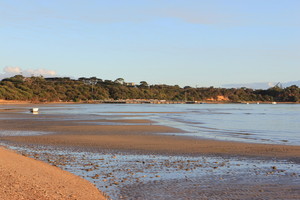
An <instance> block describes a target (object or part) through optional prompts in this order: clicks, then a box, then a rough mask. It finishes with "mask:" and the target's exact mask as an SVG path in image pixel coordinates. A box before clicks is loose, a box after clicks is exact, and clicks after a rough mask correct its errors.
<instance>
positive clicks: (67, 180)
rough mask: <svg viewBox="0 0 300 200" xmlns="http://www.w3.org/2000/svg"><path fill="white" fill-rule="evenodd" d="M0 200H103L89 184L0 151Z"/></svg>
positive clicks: (66, 173)
mask: <svg viewBox="0 0 300 200" xmlns="http://www.w3.org/2000/svg"><path fill="white" fill-rule="evenodd" d="M0 157H1V159H0V174H1V178H0V184H1V188H0V197H1V199H10V200H19V199H95V200H96V199H97V200H98V199H105V198H104V196H103V195H102V194H101V193H100V192H99V190H97V188H96V187H95V186H93V185H92V184H91V183H89V182H88V181H86V180H84V179H82V178H79V177H78V176H75V175H73V174H71V173H68V172H66V171H63V170H61V169H59V168H57V167H53V166H51V165H49V164H46V163H44V162H41V161H37V160H34V159H32V158H28V157H25V156H22V155H19V154H16V153H15V152H12V151H10V150H6V149H3V148H0Z"/></svg>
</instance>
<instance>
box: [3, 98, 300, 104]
mask: <svg viewBox="0 0 300 200" xmlns="http://www.w3.org/2000/svg"><path fill="white" fill-rule="evenodd" d="M101 101H103V102H99V101H98V100H94V101H92V100H90V101H82V102H64V101H60V102H57V101H53V102H50V101H49V102H31V101H19V100H3V99H0V105H1V104H3V105H24V104H28V105H38V104H40V105H53V104H118V103H120V104H157V105H160V104H164V105H166V104H273V102H272V101H243V102H242V101H241V102H231V101H197V102H192V103H191V102H180V101H179V102H176V101H169V100H162V102H160V103H155V102H154V103H145V100H141V101H140V102H139V101H138V102H135V101H132V100H129V101H126V100H113V101H108V102H106V101H105V100H101ZM146 102H148V100H146ZM275 103H276V104H300V102H288V101H287V102H275Z"/></svg>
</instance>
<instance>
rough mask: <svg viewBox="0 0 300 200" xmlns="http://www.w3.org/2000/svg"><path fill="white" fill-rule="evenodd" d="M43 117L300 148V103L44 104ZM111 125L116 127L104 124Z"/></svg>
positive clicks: (41, 111) (42, 108)
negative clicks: (145, 124)
mask: <svg viewBox="0 0 300 200" xmlns="http://www.w3.org/2000/svg"><path fill="white" fill-rule="evenodd" d="M40 114H69V115H76V116H78V117H80V116H82V119H94V118H97V119H105V118H106V116H107V117H109V118H111V117H114V119H148V120H151V121H153V123H155V124H157V125H165V126H170V127H173V128H178V129H181V130H183V132H182V133H168V134H171V135H184V136H191V137H200V138H206V139H215V140H226V141H239V142H250V143H267V144H286V145H300V104H275V105H274V104H69V105H63V106H62V105H57V106H55V105H51V106H50V107H49V106H47V105H46V106H42V105H41V106H40ZM99 123H100V122H99ZM109 123H110V124H112V122H107V123H104V122H102V123H101V124H104V125H105V124H109ZM115 125H118V124H115ZM122 125H124V124H123V123H122Z"/></svg>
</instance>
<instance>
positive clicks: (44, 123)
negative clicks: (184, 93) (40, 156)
mask: <svg viewBox="0 0 300 200" xmlns="http://www.w3.org/2000/svg"><path fill="white" fill-rule="evenodd" d="M7 114H8V113H6V117H8V116H9V117H11V119H4V120H1V127H0V130H3V131H7V130H9V131H36V132H46V133H48V134H45V135H34V136H26V137H25V136H11V137H10V136H6V137H2V138H1V139H2V140H5V141H11V142H19V143H27V144H30V143H31V144H42V145H60V146H77V147H90V148H98V149H115V150H120V151H137V152H144V153H159V154H177V155H180V154H202V155H226V156H259V157H274V158H287V159H288V158H292V159H294V160H298V162H300V161H299V160H300V146H289V145H272V144H255V143H242V142H229V141H218V140H207V139H200V138H193V137H185V136H175V135H172V133H183V131H182V130H180V129H176V128H172V127H166V126H161V125H156V124H155V123H154V122H152V121H149V120H145V119H109V116H108V117H107V118H108V119H93V120H91V119H90V120H77V119H72V118H70V116H65V115H60V116H46V115H27V114H17V113H9V115H7ZM1 115H5V114H4V113H3V114H2V113H0V117H1ZM24 118H26V119H24ZM66 119H67V120H66ZM97 123H99V124H97ZM107 123H114V125H106V124H107ZM124 124H126V125H124ZM164 133H171V135H163V134H164Z"/></svg>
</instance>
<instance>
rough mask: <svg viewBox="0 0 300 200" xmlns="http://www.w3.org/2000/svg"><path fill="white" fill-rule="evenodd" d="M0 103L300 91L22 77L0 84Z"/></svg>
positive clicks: (280, 97)
mask: <svg viewBox="0 0 300 200" xmlns="http://www.w3.org/2000/svg"><path fill="white" fill-rule="evenodd" d="M0 99H4V100H23V101H33V102H57V101H63V102H70V101H74V102H81V101H89V100H110V99H114V100H120V99H157V100H172V101H228V102H245V101H276V102H299V101H300V88H299V87H298V86H296V85H293V86H290V87H287V88H280V87H278V86H276V87H272V88H269V89H267V90H253V89H249V88H231V89H225V88H214V87H208V88H207V87H202V88H192V87H189V86H186V87H184V88H181V87H179V86H178V85H175V86H170V85H148V83H147V82H146V81H141V82H140V83H139V84H138V85H134V84H132V83H126V82H125V81H124V79H122V78H118V79H116V80H114V81H112V80H102V79H99V78H96V77H91V78H79V79H77V80H74V79H71V78H68V77H64V78H60V77H57V78H44V77H36V76H32V77H23V76H22V75H16V76H14V77H11V78H6V79H3V80H2V81H0Z"/></svg>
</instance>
